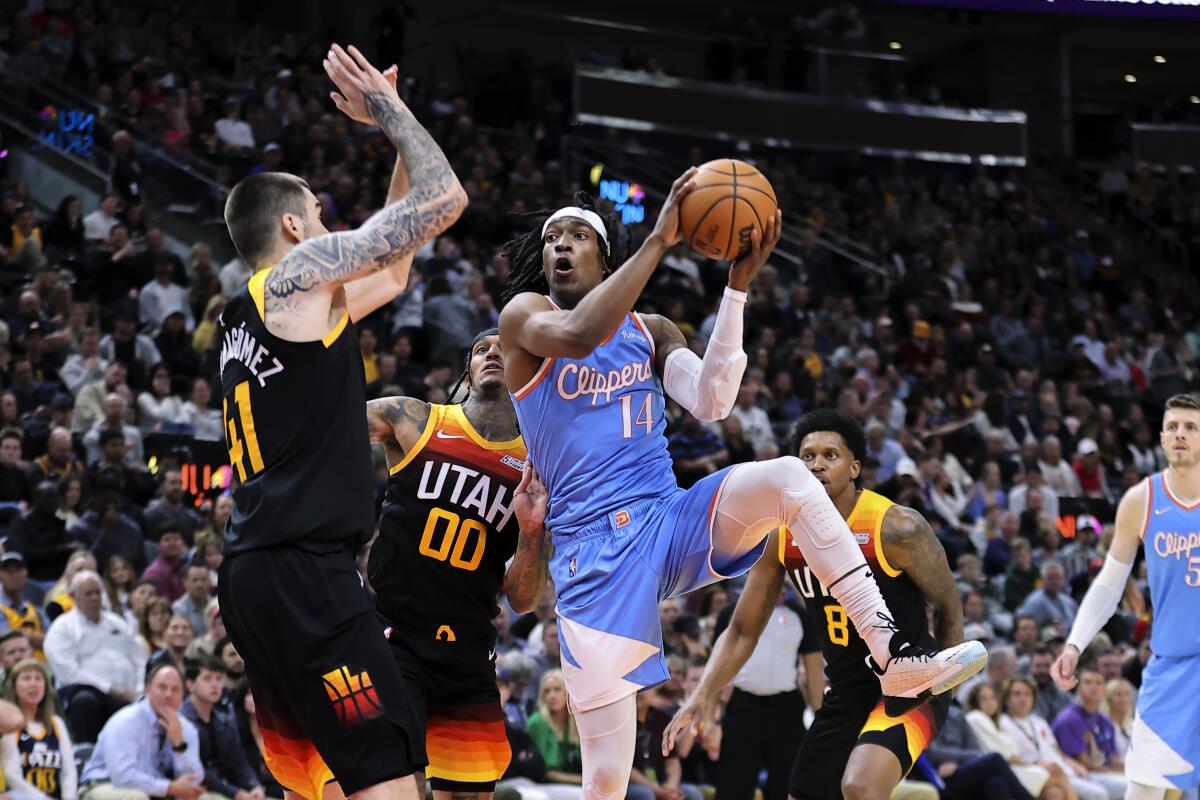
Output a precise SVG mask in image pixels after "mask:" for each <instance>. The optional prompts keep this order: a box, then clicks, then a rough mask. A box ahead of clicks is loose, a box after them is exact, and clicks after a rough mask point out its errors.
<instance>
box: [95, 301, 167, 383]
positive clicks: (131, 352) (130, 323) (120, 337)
mask: <svg viewBox="0 0 1200 800" xmlns="http://www.w3.org/2000/svg"><path fill="white" fill-rule="evenodd" d="M100 356H101V358H103V359H104V360H105V361H108V362H110V363H111V362H117V363H120V364H124V365H125V369H126V370H127V371H128V374H129V385H130V386H132V387H134V388H140V387H142V386H144V385H145V383H146V378H147V377H148V376H149V374H150V373H149V370H150V367H151V366H152V365H154V364H157V363H158V362H160V361H162V355H161V354H160V353H159V352H158V347H156V346H155V344H154V341H153V340H152V339H151V338H150V337H149V336H146V335H145V334H141V333H138V332H137V312H135V311H134V310H133V309H132V308H129V307H128V306H125V305H121V306H119V307H118V309H117V312H116V314H114V316H113V331H112V333H110V334H108V335H107V336H105V337H104V338H103V339H101V340H100Z"/></svg>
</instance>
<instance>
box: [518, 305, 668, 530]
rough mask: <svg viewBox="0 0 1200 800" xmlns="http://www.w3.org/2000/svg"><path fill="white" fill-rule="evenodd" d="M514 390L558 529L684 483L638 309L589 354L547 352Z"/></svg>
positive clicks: (549, 524)
mask: <svg viewBox="0 0 1200 800" xmlns="http://www.w3.org/2000/svg"><path fill="white" fill-rule="evenodd" d="M513 398H514V400H513V404H514V405H515V406H516V408H517V417H518V419H520V421H521V432H522V433H523V434H524V436H525V443H526V444H527V445H528V446H529V457H530V458H532V459H533V463H534V465H535V466H536V467H537V471H538V474H539V475H541V477H542V481H543V482H544V483H545V484H546V489H547V491H549V493H550V512H549V515H548V517H547V518H546V528H547V529H548V530H550V531H553V532H554V533H555V534H561V533H569V532H570V531H571V530H573V529H575V528H578V527H579V526H580V525H582V524H583V523H586V522H589V521H591V520H594V519H596V518H597V517H601V516H603V515H605V514H608V513H610V512H612V511H616V510H618V509H620V508H621V507H623V506H625V505H628V504H629V503H630V502H632V501H634V500H641V499H646V498H653V497H661V496H663V495H665V494H667V493H668V492H672V491H674V490H675V489H676V488H677V484H676V482H675V474H674V472H672V468H671V456H670V455H669V454H668V453H667V437H666V428H667V424H666V421H665V420H664V418H663V408H664V396H663V390H662V386H661V385H660V383H659V381H658V378H657V376H656V375H655V372H654V342H653V340H652V338H651V337H650V335H649V333H648V332H647V329H646V326H645V324H644V323H643V322H642V319H641V317H639V316H638V315H637V314H636V313H631V314H627V315H626V316H625V319H624V320H623V321H622V322H621V324H620V326H619V327H618V328H617V329H616V330H615V331H614V332H613V334H612V335H611V336H609V337H608V338H607V339H605V340H604V341H603V342H601V343H600V345H599V346H597V347H596V349H595V350H593V351H592V353H591V354H590V355H588V356H587V357H586V358H581V359H578V360H576V359H569V358H547V359H546V360H544V361H543V362H542V366H541V368H540V369H538V371H537V372H536V373H535V374H534V376H533V378H531V379H530V381H529V383H527V384H526V385H525V386H523V387H522V388H521V389H520V390H519V391H518V392H516V393H515V394H514V395H513Z"/></svg>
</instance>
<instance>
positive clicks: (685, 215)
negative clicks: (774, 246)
mask: <svg viewBox="0 0 1200 800" xmlns="http://www.w3.org/2000/svg"><path fill="white" fill-rule="evenodd" d="M695 181H696V188H695V189H694V190H692V193H691V194H689V195H688V196H687V197H685V198H683V203H682V204H681V205H680V207H679V224H680V228H681V231H682V233H683V238H684V239H687V241H688V242H689V243H691V245H692V249H693V250H695V251H696V252H697V253H699V254H700V255H702V256H704V257H705V258H715V259H717V260H718V261H729V260H732V259H735V258H738V257H739V256H740V255H742V254H743V253H744V252H745V251H746V250H748V249H749V248H750V232H751V231H752V230H754V229H755V228H758V230H759V233H762V230H763V225H764V224H765V223H766V221H767V219H768V218H770V216H771V215H772V214H774V213H775V209H776V207H777V204H776V201H775V190H774V189H772V188H771V182H770V181H768V180H767V179H766V178H765V177H763V174H762V173H761V172H759V171H758V170H757V169H755V168H754V167H752V166H750V165H749V164H747V163H746V162H745V161H737V160H735V159H732V158H720V159H717V160H716V161H709V162H708V163H707V164H701V165H700V168H699V171H698V172H697V173H696V177H695Z"/></svg>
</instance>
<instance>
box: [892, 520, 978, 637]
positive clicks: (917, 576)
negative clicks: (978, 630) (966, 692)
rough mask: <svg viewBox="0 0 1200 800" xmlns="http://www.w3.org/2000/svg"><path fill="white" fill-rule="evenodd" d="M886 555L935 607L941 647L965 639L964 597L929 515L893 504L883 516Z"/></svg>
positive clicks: (936, 627)
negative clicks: (930, 524) (930, 525)
mask: <svg viewBox="0 0 1200 800" xmlns="http://www.w3.org/2000/svg"><path fill="white" fill-rule="evenodd" d="M883 555H884V557H885V558H886V559H887V560H888V563H889V564H891V565H892V567H894V568H895V569H898V570H903V571H904V572H905V574H907V575H908V577H910V578H912V581H913V583H915V584H916V585H917V588H918V589H920V590H921V594H923V595H924V596H925V602H927V603H929V605H931V606H933V616H934V632H933V635H934V638H935V639H937V643H938V646H939V647H953V646H954V645H956V644H962V641H963V615H962V600H961V599H960V598H959V596H958V585H957V584H956V583H955V582H954V575H953V574H952V573H951V572H950V564H949V562H948V561H947V560H946V551H945V550H943V549H942V543H941V542H939V541H938V538H937V536H936V535H935V534H934V532H933V529H932V528H930V527H929V523H928V522H926V521H925V518H924V517H922V516H921V515H920V514H918V513H917V512H916V511H913V510H912V509H911V508H906V507H905V506H892V507H891V508H889V509H888V511H887V514H886V515H885V516H884V518H883Z"/></svg>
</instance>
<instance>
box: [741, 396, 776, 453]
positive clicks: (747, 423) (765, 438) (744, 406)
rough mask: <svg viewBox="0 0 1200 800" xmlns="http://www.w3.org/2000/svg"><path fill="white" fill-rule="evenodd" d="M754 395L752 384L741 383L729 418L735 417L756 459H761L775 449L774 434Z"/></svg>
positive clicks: (764, 412) (769, 421) (768, 419)
mask: <svg viewBox="0 0 1200 800" xmlns="http://www.w3.org/2000/svg"><path fill="white" fill-rule="evenodd" d="M756 394H757V393H756V391H755V387H754V385H753V384H751V383H750V382H746V383H743V384H742V388H741V389H739V390H738V397H737V403H736V404H735V405H734V407H733V410H732V411H731V412H730V416H732V417H737V421H738V423H739V424H740V425H741V426H742V433H743V434H744V435H745V437H746V441H748V442H750V446H751V447H753V448H754V453H755V455H756V457H759V458H762V457H764V456H765V455H766V454H767V453H768V452H769V450H772V449H774V448H775V447H776V445H775V434H774V433H773V431H772V430H771V420H770V418H769V417H768V416H767V412H766V411H764V410H763V409H762V408H761V407H759V406H758V405H756V404H755V399H756Z"/></svg>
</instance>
